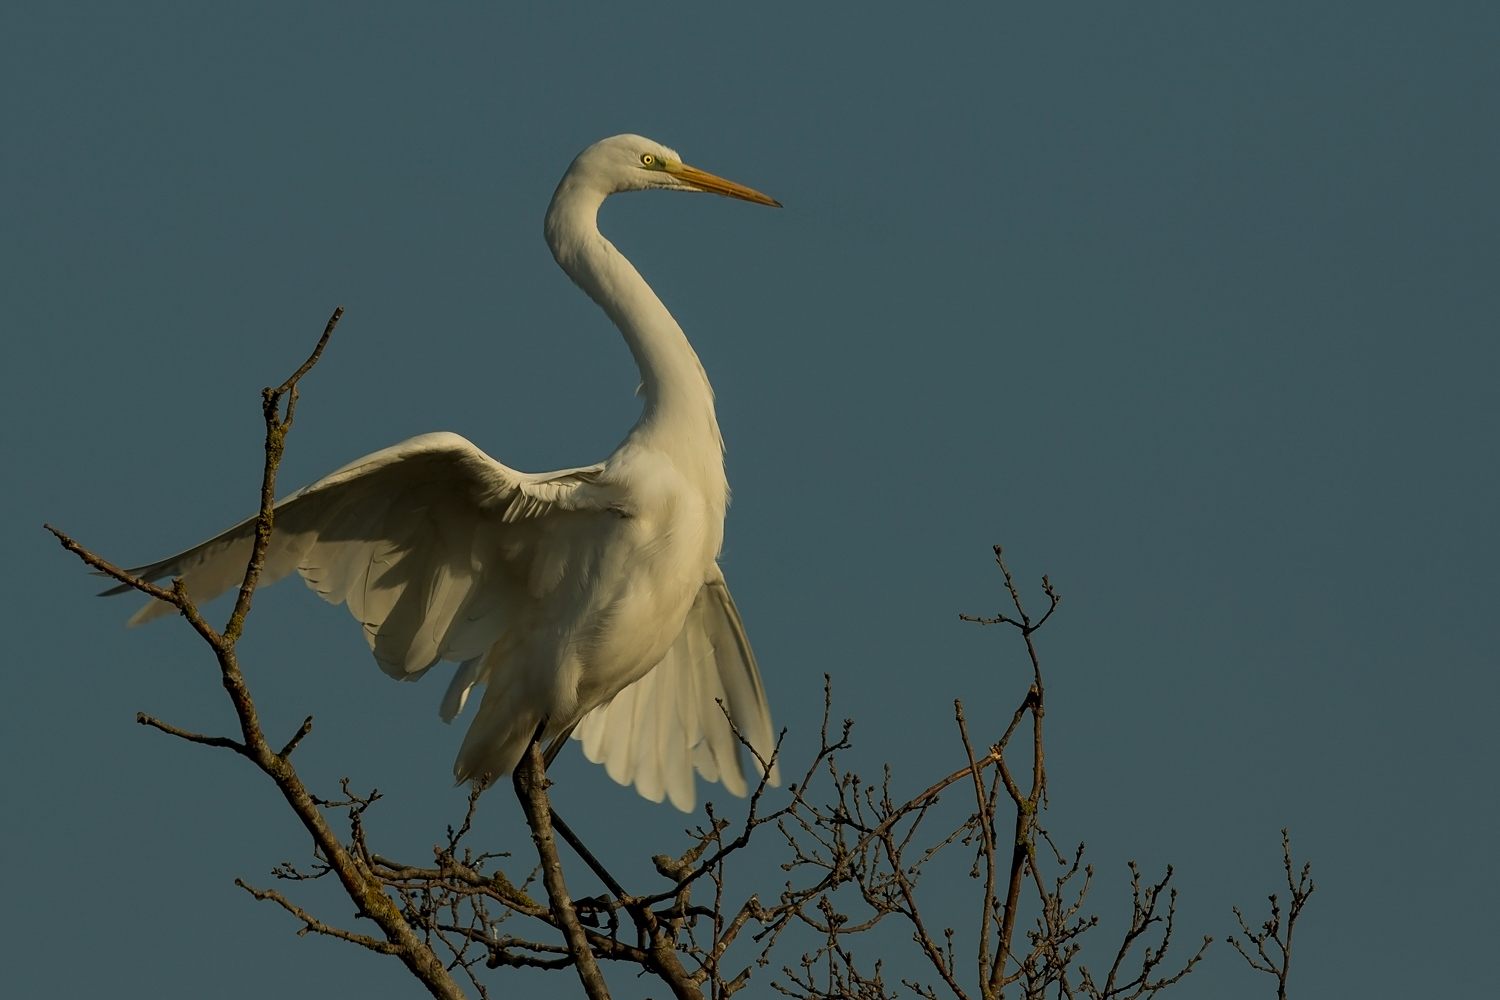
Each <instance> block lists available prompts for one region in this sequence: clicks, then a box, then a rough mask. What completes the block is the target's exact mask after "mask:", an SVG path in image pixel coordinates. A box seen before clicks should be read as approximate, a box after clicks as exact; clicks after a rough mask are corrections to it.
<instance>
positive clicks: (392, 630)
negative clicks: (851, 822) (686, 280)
mask: <svg viewBox="0 0 1500 1000" xmlns="http://www.w3.org/2000/svg"><path fill="white" fill-rule="evenodd" d="M651 187H659V188H668V189H675V190H696V191H710V192H713V193H718V194H726V195H729V196H732V197H738V198H742V199H744V200H750V201H757V202H761V203H764V204H772V205H774V204H776V203H775V202H774V201H772V200H771V199H769V198H767V197H766V196H764V195H761V194H759V193H758V192H754V191H751V190H750V189H748V188H743V187H740V186H739V185H735V184H732V183H731V182H728V181H724V180H722V179H721V178H717V177H714V176H712V175H710V174H704V173H702V172H701V171H697V170H695V169H694V168H691V167H686V166H684V165H683V164H682V163H681V161H680V159H679V158H678V157H677V154H676V153H675V152H673V151H672V150H670V149H667V148H665V147H663V146H661V145H659V144H657V143H655V142H652V141H651V140H648V139H644V138H642V137H640V136H633V135H624V136H615V137H614V138H612V139H606V140H603V141H602V142H599V143H596V144H594V145H593V146H590V147H589V148H588V149H586V150H584V151H583V152H582V153H580V154H579V156H578V157H577V158H576V159H575V160H574V161H573V164H572V165H571V166H570V167H569V169H568V171H567V173H566V174H565V175H564V177H563V179H562V181H561V183H560V184H559V185H558V187H557V191H556V193H555V194H554V196H553V198H552V203H551V205H550V207H549V208H548V211H547V216H546V223H545V235H546V239H547V244H548V246H549V247H550V248H551V250H552V254H553V257H554V258H555V259H556V261H557V263H558V264H559V266H561V267H562V269H563V270H564V271H565V272H567V274H568V276H569V277H570V278H572V279H573V281H574V282H575V283H576V284H577V285H578V286H579V287H580V288H581V289H583V291H584V292H585V293H587V294H588V295H589V297H590V298H592V299H593V300H594V301H595V302H596V303H598V304H599V305H600V306H601V307H602V308H603V309H604V311H605V312H606V313H607V314H608V315H609V317H610V319H611V320H612V321H613V322H614V323H615V325H616V326H617V327H618V328H619V330H620V333H621V335H622V336H623V337H624V338H625V341H626V343H627V344H628V345H629V347H630V351H631V354H632V355H633V356H634V358H635V361H636V364H637V367H638V368H639V369H640V373H641V395H642V397H643V406H642V412H641V416H640V419H639V420H638V421H637V422H636V424H635V426H634V427H633V428H632V429H631V430H630V432H629V434H628V435H627V436H626V438H625V440H624V441H623V442H622V443H621V444H620V446H619V447H618V448H616V449H615V451H614V452H613V454H611V455H610V456H609V457H608V458H607V459H605V460H604V461H603V462H602V463H600V464H598V465H593V466H588V467H584V468H577V469H566V470H562V471H559V472H551V473H521V472H517V471H515V470H513V469H510V468H507V467H506V466H504V465H502V464H501V463H499V462H496V461H495V460H494V459H492V458H490V457H489V456H488V455H486V454H484V453H483V452H482V451H480V450H479V449H478V448H477V447H475V446H474V445H473V444H471V443H470V442H469V441H467V440H465V439H464V438H462V437H460V436H458V435H456V434H450V433H435V434H425V435H422V436H420V437H416V438H412V439H410V440H408V441H405V442H402V443H401V444H398V445H395V446H393V447H390V448H387V449H385V450H383V451H379V452H376V453H375V454H373V455H369V456H366V457H365V458H362V459H360V460H358V461H356V462H354V463H351V464H350V465H348V466H345V467H344V468H343V469H340V470H338V471H337V472H334V473H333V474H332V475H329V476H327V477H325V478H323V479H321V480H319V481H318V482H317V483H314V484H313V485H312V486H310V487H308V488H306V489H304V490H301V491H299V492H298V493H295V494H293V495H292V496H289V497H287V498H286V499H284V500H282V501H281V502H280V503H278V504H277V506H276V512H275V522H274V531H273V535H272V539H271V544H270V549H269V551H268V553H267V561H266V567H265V570H264V572H263V576H262V579H263V580H264V581H265V582H273V581H274V580H276V579H279V578H280V577H283V576H286V575H287V574H289V573H291V572H293V571H296V572H298V573H300V574H301V575H302V577H303V578H304V580H306V582H307V584H308V586H309V587H311V588H312V589H314V590H315V591H317V592H318V594H319V595H320V596H322V597H323V598H324V599H325V600H327V601H329V602H331V603H334V604H338V603H344V604H347V605H348V607H349V610H350V612H351V613H352V614H353V615H354V616H355V618H356V619H357V620H359V621H360V622H361V623H362V624H363V626H364V631H365V636H366V639H367V640H368V642H369V644H370V648H371V650H372V651H373V653H374V655H375V659H376V661H377V662H378V663H379V664H380V666H381V668H382V669H383V670H384V671H385V672H386V673H388V674H390V675H392V676H394V677H398V678H401V679H407V680H415V679H417V678H418V677H420V676H422V675H423V674H425V673H426V672H427V671H428V670H429V669H431V668H432V667H433V666H434V665H436V664H437V663H438V662H439V661H442V660H448V661H454V662H457V663H458V664H459V666H458V668H457V670H456V671H455V674H454V677H453V679H452V681H451V683H450V684H449V687H448V691H447V693H446V695H445V696H444V699H443V703H442V707H441V709H440V714H441V715H442V717H443V718H444V719H445V720H447V721H451V720H452V719H453V718H454V717H456V716H457V715H458V714H459V712H461V711H462V709H463V707H464V704H465V702H466V701H467V699H468V696H469V693H470V692H471V691H472V690H473V689H474V688H475V687H476V686H479V685H482V686H484V696H483V698H482V699H481V702H480V706H479V709H478V712H477V713H476V715H475V718H474V721H473V722H472V723H471V725H470V727H469V730H468V733H467V734H466V736H465V738H464V741H463V745H462V747H461V749H460V750H459V754H458V760H457V762H456V763H455V765H454V773H455V776H456V777H457V778H458V780H460V781H465V780H469V781H479V782H484V781H487V780H490V779H492V778H495V777H498V776H500V775H503V774H506V773H508V772H509V771H510V770H511V769H512V768H513V767H514V766H515V765H516V763H517V762H518V760H519V759H520V756H521V754H522V752H523V751H524V750H525V747H526V745H527V744H528V743H529V741H530V740H531V739H532V737H533V735H534V734H535V733H536V731H537V729H538V727H542V729H543V738H544V739H555V738H558V737H561V736H564V735H566V734H568V733H570V732H571V733H572V734H573V736H574V738H576V739H579V740H580V741H582V743H583V745H584V752H585V754H586V755H587V756H588V757H589V759H590V760H593V761H595V762H600V763H603V764H605V766H606V769H607V770H608V772H609V774H610V776H611V777H613V778H614V779H615V780H616V781H619V782H620V783H622V784H631V783H633V784H635V786H636V787H637V789H638V790H639V791H640V792H641V794H642V795H644V796H646V797H647V798H649V799H652V800H653V801H658V802H659V801H661V799H662V798H663V797H664V796H670V798H671V800H672V802H673V804H674V805H676V806H677V807H678V808H681V809H684V810H689V809H691V808H692V807H693V805H694V803H695V790H694V781H693V770H694V769H695V768H696V770H697V771H698V773H700V774H701V775H703V777H704V778H705V779H707V780H710V781H722V782H723V783H724V785H725V787H726V788H728V789H729V790H730V791H731V792H733V793H734V794H737V795H743V794H745V790H746V780H745V779H746V772H745V771H744V770H743V769H742V767H741V763H740V754H739V746H738V740H737V739H736V737H735V733H734V729H736V728H737V729H738V730H739V731H740V733H741V734H742V735H743V736H744V738H745V739H746V740H747V741H748V742H749V743H750V745H751V746H752V747H753V748H754V749H755V751H756V754H757V755H758V756H761V757H762V758H766V759H768V758H769V756H770V753H771V749H772V745H773V742H774V741H773V737H772V733H771V722H770V713H769V709H768V707H767V704H766V699H765V693H764V690H763V688H762V685H761V681H760V675H759V671H758V669H757V667H756V663H755V658H754V655H753V654H752V653H751V651H750V646H749V643H748V641H747V640H746V638H745V633H744V628H743V625H742V624H741V622H740V618H739V613H738V611H737V610H736V609H735V606H734V602H733V600H732V599H731V598H730V596H729V591H728V588H727V586H726V584H725V582H724V577H723V574H722V572H721V571H720V570H719V567H718V564H717V561H716V560H717V556H718V553H719V549H720V547H721V545H722V542H723V534H724V515H725V510H726V508H727V505H728V498H729V491H728V483H727V480H726V478H725V475H724V462H723V440H722V438H721V436H720V433H719V426H718V421H717V419H716V417H715V414H714V401H713V390H712V388H711V387H710V385H709V382H708V377H707V375H706V374H705V372H704V370H703V366H702V364H701V363H700V362H699V360H698V356H697V354H696V353H695V352H694V351H693V349H692V346H691V345H690V344H689V343H688V340H687V337H686V335H684V333H683V332H682V329H681V327H679V326H678V325H677V322H676V320H674V319H673V318H672V315H671V313H670V312H668V310H667V308H666V307H665V306H664V305H663V304H662V302H661V300H660V299H658V298H657V296H656V295H655V293H654V292H652V290H651V288H650V286H649V285H647V284H646V282H645V280H644V279H642V278H641V276H640V274H639V273H638V272H637V271H636V270H635V268H634V267H632V266H631V264H630V262H629V261H628V260H626V259H625V257H624V256H623V255H622V254H621V253H620V252H619V251H618V250H616V249H615V247H614V246H613V245H612V244H611V243H610V242H609V241H608V240H607V239H605V238H604V236H603V235H602V234H601V233H600V232H599V229H598V226H597V223H596V217H597V213H598V209H599V206H600V205H601V204H602V203H603V201H604V199H605V198H607V197H608V196H609V195H611V194H615V193H618V192H621V191H628V190H639V189H644V188H651ZM253 535H254V520H253V519H250V520H247V521H245V522H242V523H241V524H239V525H237V526H236V527H235V528H231V529H230V530H229V531H227V532H224V533H223V534H221V535H219V536H217V537H215V538H213V539H210V540H209V541H207V542H204V543H203V544H202V545H199V546H197V547H195V548H193V549H189V550H187V551H186V552H183V553H180V554H179V555H177V556H173V557H172V558H170V559H167V560H163V561H161V562H159V563H155V564H152V565H150V566H146V567H142V568H140V569H139V570H137V571H136V572H137V573H138V574H139V575H141V576H144V577H146V578H149V579H161V578H164V577H169V576H181V577H183V579H184V581H185V583H186V585H187V587H188V592H189V594H190V595H192V596H193V597H194V599H195V600H199V601H202V600H206V599H209V598H211V597H213V596H216V595H217V594H219V593H222V592H224V591H225V590H227V589H229V587H231V586H233V585H234V584H236V583H237V582H238V579H239V576H240V575H242V574H243V571H244V566H245V562H246V560H247V558H248V556H249V552H250V548H251V544H252V541H253ZM119 589H120V588H116V590H115V591H111V592H119ZM171 610H172V608H171V607H170V606H169V605H166V604H163V603H160V602H153V603H152V604H150V605H148V606H147V607H145V608H143V609H142V610H141V611H140V612H139V613H137V615H136V616H135V618H133V619H132V623H133V624H134V623H136V622H139V621H144V620H147V619H149V618H153V617H158V616H160V615H162V614H166V613H169V612H170V611H171ZM721 705H722V706H723V707H722V708H721V707H720V706H721ZM726 711H727V713H728V715H729V716H730V717H731V718H732V719H733V722H734V728H731V726H730V724H729V721H728V720H727V719H726V718H725V712H726ZM759 774H760V768H759V767H755V768H753V770H752V771H751V772H750V775H751V777H752V779H758V777H759ZM772 778H773V780H774V778H775V775H774V774H773V775H772Z"/></svg>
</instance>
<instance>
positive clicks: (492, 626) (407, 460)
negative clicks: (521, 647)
mask: <svg viewBox="0 0 1500 1000" xmlns="http://www.w3.org/2000/svg"><path fill="white" fill-rule="evenodd" d="M601 469H602V466H590V467H588V468H581V469H568V470H564V471H561V472H553V473H540V474H528V473H521V472H517V471H515V470H514V469H510V468H507V467H506V466H504V465H502V464H500V463H499V462H497V461H495V460H494V459H492V458H490V457H489V456H488V455H486V454H485V453H484V452H482V451H480V450H479V449H478V448H476V447H475V446H474V445H473V444H471V443H470V442H469V441H467V440H465V439H464V438H462V437H460V436H458V435H457V434H449V433H436V434H423V435H421V436H420V437H415V438H412V439H410V440H408V441H403V442H402V443H401V444H398V445H393V446H392V447H390V448H386V449H384V450H383V451H378V452H375V453H374V454H373V455H367V456H366V457H364V458H362V459H359V460H358V461H356V462H352V463H350V464H349V465H346V466H345V467H344V468H342V469H339V470H338V471H337V472H335V473H333V474H332V475H330V476H326V477H325V478H323V479H321V480H319V481H318V482H316V483H314V484H313V485H311V486H309V487H307V488H306V489H304V490H300V491H298V492H297V493H294V494H292V495H291V496H289V497H287V498H286V499H285V500H282V501H281V502H280V503H278V504H277V505H276V515H275V521H274V528H273V533H272V536H271V543H270V548H269V549H268V551H267V553H266V563H265V569H264V570H263V572H262V575H261V582H262V583H265V584H269V583H274V582H275V581H276V580H279V579H281V578H282V577H284V576H286V575H288V574H289V573H291V572H293V571H294V570H295V571H296V572H298V573H300V574H302V576H303V578H304V579H305V580H306V581H307V585H308V586H309V587H311V588H312V589H313V590H315V591H317V593H318V594H319V596H321V597H322V598H323V599H324V600H326V601H328V602H329V603H331V604H347V605H348V606H349V611H350V613H351V614H353V615H354V617H355V618H356V619H357V620H358V621H359V622H360V623H361V624H362V625H363V626H364V632H365V638H366V639H367V640H368V642H369V644H370V649H371V650H372V651H373V652H374V654H375V659H376V661H377V662H378V663H379V664H380V667H381V669H382V670H384V671H385V672H386V673H388V674H390V675H391V676H393V677H396V678H401V679H410V680H414V679H416V677H418V676H420V675H421V674H422V673H423V672H425V671H426V670H427V669H428V668H429V667H431V666H433V665H434V664H436V663H437V662H438V661H439V660H455V661H467V660H471V659H473V658H475V657H478V656H480V655H482V654H483V653H484V652H485V651H486V650H487V649H489V648H490V646H491V645H493V644H494V643H495V642H496V640H497V639H498V638H499V637H500V636H501V635H502V634H503V633H504V631H505V630H506V628H507V627H509V625H511V624H513V622H511V621H509V620H508V619H509V618H513V617H514V613H515V608H514V605H515V604H516V603H517V602H516V600H515V599H514V598H516V597H520V596H522V595H524V594H525V593H526V592H527V591H528V590H534V589H535V585H536V581H537V579H538V577H539V576H542V577H545V576H547V575H548V572H549V570H548V567H541V566H538V565H536V563H537V561H538V560H539V559H544V558H546V559H553V560H555V559H556V558H558V557H561V558H566V557H567V554H566V553H558V552H557V551H556V548H557V547H556V546H555V545H554V546H551V549H552V551H550V552H549V553H545V554H544V553H542V552H540V551H539V549H540V547H539V546H537V545H536V541H537V540H538V539H539V538H540V537H541V536H542V535H543V534H546V535H549V536H551V537H552V538H553V539H554V540H555V539H556V536H557V534H558V528H559V527H560V526H559V525H556V524H552V525H549V526H548V527H547V528H541V527H539V526H538V522H539V521H543V520H545V521H555V520H557V519H559V518H561V519H565V520H566V519H572V518H598V517H599V515H600V514H601V513H602V512H604V511H606V510H607V509H608V507H609V505H610V503H611V502H612V497H611V496H610V493H611V491H610V490H609V489H608V488H606V487H603V486H601V485H600V484H599V483H598V474H599V472H600V470H601ZM581 534H583V535H587V534H589V532H587V531H586V530H585V531H583V532H581ZM254 535H255V519H254V518H251V519H249V520H246V521H243V522H241V523H240V524H238V525H236V526H235V527H233V528H230V529H229V530H228V531H226V532H224V533H223V534H221V535H219V536H217V537H215V538H211V539H209V540H208V541H206V542H204V543H203V544H201V545H197V546H195V547H193V548H191V549H188V550H187V551H186V552H182V553H179V554H178V555H175V556H172V557H171V558H170V559H164V560H162V561H161V562H157V563H153V564H151V565H149V566H142V567H140V568H138V569H135V570H132V572H133V573H135V574H136V575H137V576H141V577H144V578H146V579H148V580H160V579H165V578H169V577H179V576H180V577H182V578H183V580H184V582H185V583H186V585H187V589H188V593H189V594H190V595H191V596H192V597H193V599H194V600H195V601H198V602H200V603H201V602H205V601H208V600H211V599H213V598H215V597H217V596H219V595H220V594H222V593H224V592H225V591H226V590H228V589H229V588H231V587H233V586H236V585H238V584H239V582H240V580H241V579H242V578H243V577H244V573H245V565H246V563H247V562H248V561H249V558H250V553H251V548H252V545H253V541H254ZM127 589H129V588H126V587H115V588H113V589H111V590H107V591H105V593H106V594H117V593H121V592H122V591H124V590H127ZM507 596H509V597H511V598H512V599H511V600H507V599H506V598H507ZM471 608H472V609H473V611H474V614H472V615H471V614H469V610H470V609H471ZM172 610H173V608H172V606H171V605H169V604H166V603H164V602H161V601H152V602H151V603H149V604H147V605H146V606H145V607H143V608H142V609H141V610H140V611H138V612H137V613H136V614H135V616H134V617H133V618H131V620H130V624H132V625H137V624H140V623H141V622H145V621H150V620H151V619H153V618H158V617H160V616H162V615H165V614H170V613H171V612H172Z"/></svg>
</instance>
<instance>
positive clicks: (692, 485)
mask: <svg viewBox="0 0 1500 1000" xmlns="http://www.w3.org/2000/svg"><path fill="white" fill-rule="evenodd" d="M721 468H722V466H721ZM694 478H696V477H691V478H690V477H689V476H687V475H684V474H683V470H682V469H681V468H680V465H679V463H678V462H675V461H674V460H673V459H672V458H671V457H670V456H668V455H667V454H665V453H664V452H661V451H657V450H655V449H651V448H649V447H635V448H630V447H627V448H624V449H622V450H621V451H620V452H618V453H616V455H614V456H612V457H611V459H610V461H609V462H608V463H606V467H605V470H604V472H603V474H602V475H601V477H600V479H601V482H602V483H608V484H609V485H611V486H612V487H614V488H615V490H616V491H617V492H618V496H619V500H618V502H617V503H616V504H615V505H614V506H613V507H612V510H614V511H615V514H616V516H615V518H614V519H613V521H612V523H611V525H610V535H611V544H609V545H607V546H605V549H606V550H607V551H608V552H609V556H608V563H607V564H602V565H600V566H599V567H598V568H599V574H598V579H597V580H595V581H593V584H594V586H593V587H592V588H590V589H592V590H593V593H592V595H591V597H592V599H591V600H589V601H588V605H589V609H588V612H587V614H586V616H585V620H582V621H579V622H578V625H579V626H580V628H579V630H578V632H577V633H575V638H576V640H577V642H576V645H575V649H576V650H577V653H578V661H577V674H576V684H577V687H576V697H577V702H576V704H577V711H578V712H579V713H580V714H581V713H582V712H586V711H588V710H589V709H591V708H593V707H594V706H595V705H599V704H602V703H604V702H605V701H608V700H609V699H610V698H613V697H614V696H615V694H617V693H618V692H619V691H620V690H622V689H623V688H625V687H626V686H627V685H629V684H631V683H634V682H635V681H636V680H638V679H640V678H641V677H643V676H644V675H645V674H646V673H647V672H648V671H649V670H650V669H651V668H652V667H654V666H655V665H656V664H657V663H659V662H660V661H661V659H662V657H663V656H665V655H666V652H667V650H668V648H669V647H670V646H671V645H672V643H673V641H674V640H676V638H677V634H678V632H679V631H681V629H682V623H683V620H684V618H685V617H686V616H687V613H688V609H689V608H691V607H692V604H693V601H694V599H695V598H696V597H697V596H698V591H699V590H701V589H702V587H703V584H704V581H705V580H706V579H707V577H708V575H709V572H710V569H711V567H712V566H713V563H714V559H715V557H716V556H717V555H718V551H719V546H720V543H721V542H722V540H723V536H724V502H723V492H722V489H721V490H720V491H718V492H717V495H715V493H714V492H713V488H712V486H710V487H709V489H708V490H707V491H705V489H704V488H703V484H700V483H696V482H694V481H693V479H694ZM705 493H707V495H705ZM564 673H565V674H567V673H573V671H566V670H565V671H564Z"/></svg>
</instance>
